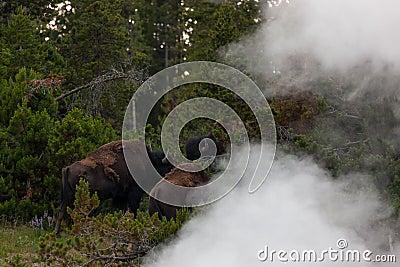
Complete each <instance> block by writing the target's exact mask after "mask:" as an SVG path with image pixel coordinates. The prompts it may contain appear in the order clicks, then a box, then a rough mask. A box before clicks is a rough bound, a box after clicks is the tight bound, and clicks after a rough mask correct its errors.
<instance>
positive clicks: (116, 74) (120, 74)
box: [55, 69, 142, 101]
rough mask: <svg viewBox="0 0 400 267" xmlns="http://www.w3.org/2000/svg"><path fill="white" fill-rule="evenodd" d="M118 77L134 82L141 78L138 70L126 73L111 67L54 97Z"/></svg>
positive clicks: (69, 93)
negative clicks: (89, 80)
mask: <svg viewBox="0 0 400 267" xmlns="http://www.w3.org/2000/svg"><path fill="white" fill-rule="evenodd" d="M119 79H129V80H132V81H134V82H137V83H138V82H140V81H141V80H142V78H141V75H140V72H137V71H129V72H127V73H124V72H121V71H118V70H116V69H112V70H110V71H108V72H107V73H105V74H103V75H101V76H98V77H96V78H95V79H94V80H92V81H91V82H90V83H88V84H85V85H82V86H79V87H77V88H75V89H73V90H71V91H69V92H66V93H64V94H62V95H60V96H58V97H56V98H55V100H56V101H60V100H61V99H63V98H65V97H67V96H70V95H72V94H75V93H77V92H80V91H82V90H84V89H87V88H96V87H99V86H101V85H104V84H105V83H109V82H112V81H115V80H119Z"/></svg>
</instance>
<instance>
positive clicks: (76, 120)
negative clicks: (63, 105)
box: [47, 108, 117, 171]
mask: <svg viewBox="0 0 400 267" xmlns="http://www.w3.org/2000/svg"><path fill="white" fill-rule="evenodd" d="M116 138H117V136H116V134H115V131H114V130H113V128H112V127H111V125H109V124H107V123H106V122H105V120H104V119H102V118H100V117H97V118H95V117H92V116H89V115H86V114H84V113H83V112H82V111H81V110H79V109H76V108H75V109H73V110H71V111H70V112H69V113H68V114H67V116H65V117H64V118H63V119H62V120H61V121H56V122H55V124H54V127H53V132H52V135H51V136H50V137H49V138H48V147H47V152H48V153H49V155H51V162H49V165H48V167H49V169H50V170H53V171H56V170H59V168H60V167H61V166H66V165H69V164H71V163H73V162H75V161H78V160H81V159H82V158H84V157H86V154H87V153H88V152H90V151H93V150H95V149H96V148H98V147H100V146H101V145H103V144H106V143H108V142H110V141H112V140H115V139H116Z"/></svg>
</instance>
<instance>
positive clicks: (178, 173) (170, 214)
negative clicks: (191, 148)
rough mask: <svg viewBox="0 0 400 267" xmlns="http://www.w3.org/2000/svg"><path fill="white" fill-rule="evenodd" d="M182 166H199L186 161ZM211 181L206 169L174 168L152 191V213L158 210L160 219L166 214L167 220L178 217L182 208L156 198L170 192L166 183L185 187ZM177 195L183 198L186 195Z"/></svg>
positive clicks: (150, 210)
mask: <svg viewBox="0 0 400 267" xmlns="http://www.w3.org/2000/svg"><path fill="white" fill-rule="evenodd" d="M181 166H183V167H184V169H187V170H188V169H193V170H196V169H198V167H199V166H198V165H196V164H194V163H184V164H182V165H181ZM209 181H210V177H209V176H208V175H207V174H206V172H205V171H199V172H188V171H184V170H181V169H179V168H174V169H172V171H171V172H169V173H168V174H167V175H165V177H164V179H162V180H161V181H159V182H158V183H157V184H156V185H155V186H154V187H153V189H152V190H151V192H150V200H149V207H148V208H149V213H150V215H153V214H154V213H156V212H157V213H158V216H159V218H160V219H161V218H162V217H163V216H165V217H166V218H167V220H170V219H171V218H176V211H177V210H178V209H180V207H176V206H172V205H169V204H166V203H163V202H161V201H159V200H157V199H155V198H162V196H163V195H164V196H165V195H166V194H169V192H168V189H167V186H166V183H168V182H170V183H172V184H175V185H179V186H184V187H197V186H202V185H205V184H207V183H208V182H209ZM153 196H154V197H153ZM176 197H179V198H182V197H185V196H176Z"/></svg>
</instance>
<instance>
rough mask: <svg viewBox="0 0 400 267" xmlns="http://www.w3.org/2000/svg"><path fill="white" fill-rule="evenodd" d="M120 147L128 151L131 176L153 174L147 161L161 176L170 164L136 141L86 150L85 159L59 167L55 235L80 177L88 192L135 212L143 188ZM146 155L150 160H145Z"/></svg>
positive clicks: (169, 168)
mask: <svg viewBox="0 0 400 267" xmlns="http://www.w3.org/2000/svg"><path fill="white" fill-rule="evenodd" d="M123 149H124V150H125V151H127V152H126V153H128V154H129V160H132V161H133V166H134V169H135V170H134V174H135V176H136V175H138V176H141V177H148V176H149V175H153V174H154V173H153V172H150V171H149V170H150V169H151V168H152V166H150V164H153V166H154V168H155V169H156V170H157V172H158V173H159V174H160V175H161V176H164V175H165V174H166V173H168V172H169V171H170V170H171V169H172V167H173V166H172V165H171V164H170V163H169V162H168V161H165V159H164V158H165V155H164V153H163V152H160V151H150V149H149V148H147V147H146V146H145V145H144V144H143V143H142V142H140V141H134V140H129V141H114V142H111V143H108V144H105V145H103V146H101V147H100V148H98V149H97V150H95V151H93V152H91V153H89V154H88V155H87V157H86V158H85V159H83V160H80V161H77V162H75V163H73V164H72V165H70V166H68V167H65V168H63V169H62V184H61V201H60V202H61V203H60V207H59V210H58V219H57V223H56V229H55V230H56V233H57V234H59V232H60V225H61V222H62V220H63V217H64V215H65V213H66V210H67V207H68V206H70V207H71V206H72V205H73V202H74V198H75V191H76V190H75V187H76V185H77V183H78V182H79V179H80V178H83V179H86V180H87V181H88V183H89V191H90V192H91V193H93V192H97V194H98V196H99V199H100V200H105V199H110V198H111V199H112V203H113V205H114V206H115V207H117V208H119V209H122V210H126V209H128V210H130V211H132V212H134V213H136V210H137V209H138V207H139V203H140V201H141V198H142V195H143V191H142V189H141V188H140V187H139V185H138V184H137V183H136V182H135V180H134V179H133V177H132V175H131V173H130V171H129V169H128V167H127V164H126V161H125V157H124V151H123ZM147 155H148V156H149V158H150V162H151V163H150V162H149V161H148V160H146V158H145V157H147Z"/></svg>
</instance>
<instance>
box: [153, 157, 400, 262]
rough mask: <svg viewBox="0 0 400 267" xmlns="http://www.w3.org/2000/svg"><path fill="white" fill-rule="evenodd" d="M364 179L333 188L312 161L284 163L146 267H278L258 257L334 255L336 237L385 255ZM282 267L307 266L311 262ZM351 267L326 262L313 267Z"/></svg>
mask: <svg viewBox="0 0 400 267" xmlns="http://www.w3.org/2000/svg"><path fill="white" fill-rule="evenodd" d="M242 160H244V159H242ZM251 167H254V166H251ZM261 167H267V166H261ZM232 175H234V174H232ZM353 178H356V179H353ZM364 178H365V177H364ZM364 178H363V177H361V176H359V175H354V176H353V177H347V178H343V179H341V180H340V181H333V180H332V178H330V177H328V175H327V174H326V173H325V172H324V171H323V170H322V169H320V168H319V167H318V166H316V165H315V164H314V163H312V162H311V161H309V160H304V159H303V160H301V159H299V158H296V157H291V156H283V157H281V158H279V159H278V160H276V162H275V163H274V165H273V167H272V170H271V174H270V176H269V177H268V180H267V181H266V183H265V184H264V185H263V186H262V187H261V189H260V190H259V191H257V192H256V193H254V194H249V193H248V192H247V182H248V181H249V177H246V176H244V178H243V179H244V181H243V183H241V184H240V186H239V187H238V188H236V189H235V190H234V191H233V192H231V193H230V194H229V195H228V196H227V197H225V198H223V199H221V200H219V201H217V202H216V203H214V204H212V205H210V206H208V207H206V208H204V210H202V211H201V212H200V214H198V215H197V216H196V217H195V218H193V219H192V220H190V221H189V222H188V223H187V224H186V225H184V227H183V228H182V229H181V230H180V232H179V235H178V238H177V239H175V240H173V241H172V242H170V243H169V244H165V245H162V246H161V247H159V248H158V249H156V250H155V252H154V253H153V254H152V255H150V256H148V257H147V259H146V262H147V264H146V266H163V267H184V266H232V267H236V266H238V267H239V266H240V267H242V266H281V265H282V266H283V265H284V263H281V262H279V261H278V260H275V261H274V262H270V261H269V260H267V261H265V262H262V261H260V260H258V258H257V253H258V251H260V250H262V249H264V248H265V246H266V245H267V246H268V247H269V249H270V250H272V249H274V250H286V251H288V252H290V251H291V250H298V251H302V250H315V251H316V252H317V253H320V252H321V251H323V250H325V249H329V247H332V248H334V249H337V245H336V242H337V240H338V239H340V238H344V239H346V240H347V242H348V249H352V250H354V249H359V250H361V251H364V250H365V249H369V250H371V251H373V252H374V253H382V249H383V250H385V249H387V247H388V246H389V245H388V244H389V241H388V240H389V232H387V231H386V229H385V228H382V227H380V228H374V227H373V225H376V224H377V222H379V221H381V220H382V219H384V218H385V217H386V216H387V215H388V213H387V211H386V210H385V208H384V205H382V204H381V203H380V202H379V201H378V198H377V195H376V194H375V193H374V192H373V190H372V189H371V188H368V187H367V185H368V184H371V183H368V182H367V181H365V183H364V182H363V181H364V180H367V178H365V179H364ZM385 253H386V254H387V253H388V251H387V250H386V252H385ZM399 256H400V255H398V257H399ZM285 264H286V265H287V264H292V265H293V266H310V263H309V262H304V263H299V262H290V261H289V262H288V263H285ZM353 264H355V263H346V262H336V263H332V262H330V261H329V259H326V261H325V262H321V263H319V264H318V266H332V265H333V266H343V265H344V266H348V265H350V266H353ZM356 266H369V265H368V264H367V263H365V262H363V263H358V264H356ZM374 266H376V265H374Z"/></svg>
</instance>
